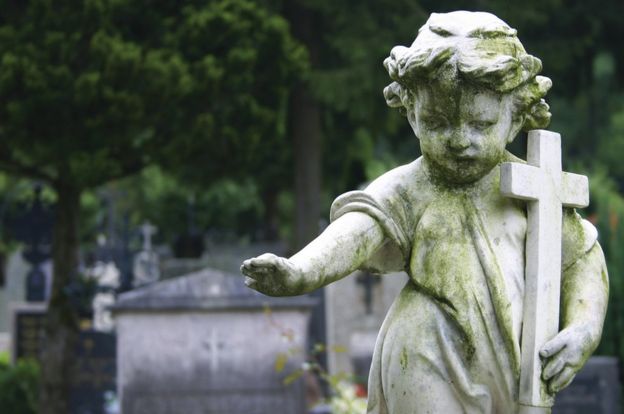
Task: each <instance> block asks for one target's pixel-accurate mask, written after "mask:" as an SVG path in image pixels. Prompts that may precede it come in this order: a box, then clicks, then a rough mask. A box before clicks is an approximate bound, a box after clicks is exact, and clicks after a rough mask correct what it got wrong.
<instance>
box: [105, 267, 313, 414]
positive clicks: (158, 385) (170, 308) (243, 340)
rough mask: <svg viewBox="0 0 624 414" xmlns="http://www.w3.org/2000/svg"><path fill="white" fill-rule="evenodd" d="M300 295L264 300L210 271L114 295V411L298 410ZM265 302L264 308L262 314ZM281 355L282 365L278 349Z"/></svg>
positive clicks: (304, 313) (255, 413)
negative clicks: (284, 360)
mask: <svg viewBox="0 0 624 414" xmlns="http://www.w3.org/2000/svg"><path fill="white" fill-rule="evenodd" d="M312 305H313V301H312V300H311V299H310V298H307V297H303V298H282V299H275V298H268V297H265V296H263V295H261V294H258V293H256V292H252V291H251V290H249V289H246V288H245V286H244V284H243V281H242V278H241V277H240V276H238V275H231V274H227V273H224V272H221V271H216V270H212V269H204V270H201V271H199V272H196V273H192V274H190V275H186V276H181V277H178V278H174V279H170V280H165V281H160V282H157V283H154V284H152V285H149V286H144V287H142V288H139V289H136V290H134V291H130V292H127V293H124V294H122V295H120V297H119V300H118V302H117V304H116V305H115V307H114V314H115V318H116V325H117V338H118V339H117V355H118V394H119V397H120V406H121V411H122V412H123V413H124V414H143V413H149V414H176V413H185V414H195V413H202V414H204V413H215V414H217V413H219V414H222V413H245V414H265V413H266V414H269V413H282V414H291V413H292V414H300V413H302V412H304V409H305V401H304V389H303V382H302V381H300V380H298V381H295V382H294V383H292V384H289V385H285V384H284V383H283V380H284V378H285V377H286V376H288V375H289V374H290V373H292V372H293V371H295V370H296V369H298V368H299V367H300V366H301V364H302V363H303V362H304V351H303V350H304V349H305V347H306V342H307V334H306V332H307V330H306V328H307V323H308V319H309V309H310V307H311V306H312ZM266 306H268V307H269V309H270V312H267V310H266ZM287 353H291V355H290V356H289V358H288V362H287V364H286V366H285V368H284V369H283V370H281V371H280V372H277V371H276V368H275V366H276V360H277V357H278V355H280V354H287Z"/></svg>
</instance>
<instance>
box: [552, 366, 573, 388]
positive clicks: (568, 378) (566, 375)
mask: <svg viewBox="0 0 624 414" xmlns="http://www.w3.org/2000/svg"><path fill="white" fill-rule="evenodd" d="M574 375H575V372H574V370H573V369H572V368H571V367H565V368H564V369H563V370H562V371H561V373H559V375H557V376H556V377H555V378H553V379H552V380H551V381H550V385H549V387H548V388H549V389H550V392H551V393H556V392H559V391H561V390H562V389H564V388H565V387H567V386H568V385H569V384H570V383H571V382H572V380H573V379H574Z"/></svg>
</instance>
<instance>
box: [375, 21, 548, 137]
mask: <svg viewBox="0 0 624 414" xmlns="http://www.w3.org/2000/svg"><path fill="white" fill-rule="evenodd" d="M384 66H385V68H386V69H387V70H388V73H389V75H390V78H391V79H392V80H393V81H394V82H392V83H391V84H390V85H388V86H387V87H386V88H385V89H384V97H385V98H386V102H387V104H388V106H390V107H392V108H399V110H400V111H401V113H402V114H404V115H405V114H406V112H407V111H409V110H411V109H413V107H414V100H415V99H416V94H415V92H416V90H417V88H418V86H419V85H426V84H429V83H431V81H434V80H436V81H441V82H444V81H448V82H457V81H458V80H459V81H465V82H468V83H471V84H476V85H480V86H483V87H485V88H487V89H489V90H491V91H494V92H497V93H500V94H508V93H512V94H513V95H514V104H515V109H516V110H515V111H514V117H515V119H517V118H518V117H523V118H524V119H523V124H522V129H523V130H524V131H529V130H531V129H540V128H545V127H546V126H547V125H548V123H549V122H550V117H551V114H550V112H549V106H548V104H547V103H546V101H545V100H544V99H543V98H544V96H545V95H546V93H547V92H548V90H549V89H550V87H551V86H552V82H551V80H550V79H549V78H547V77H544V76H538V75H537V74H538V73H539V72H540V71H541V70H542V62H541V61H540V60H539V59H538V58H536V57H535V56H531V55H529V54H528V53H526V51H525V50H524V47H523V46H522V43H520V40H519V39H518V37H517V36H516V30H515V29H512V28H511V27H509V25H507V24H506V23H505V22H503V21H502V20H500V19H499V18H498V17H496V16H494V15H493V14H490V13H483V12H467V11H458V12H452V13H444V14H438V13H433V14H432V15H431V16H430V17H429V20H427V23H425V25H424V26H423V27H421V28H420V30H419V31H418V36H416V40H414V43H412V45H411V46H410V47H404V46H396V47H394V48H393V49H392V51H391V52H390V56H389V57H388V58H386V60H385V61H384Z"/></svg>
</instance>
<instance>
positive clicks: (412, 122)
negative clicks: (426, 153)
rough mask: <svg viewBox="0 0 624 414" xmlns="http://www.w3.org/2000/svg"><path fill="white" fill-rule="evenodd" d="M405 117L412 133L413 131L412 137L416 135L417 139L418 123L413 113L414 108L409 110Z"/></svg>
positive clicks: (414, 112)
mask: <svg viewBox="0 0 624 414" xmlns="http://www.w3.org/2000/svg"><path fill="white" fill-rule="evenodd" d="M406 117H407V122H409V124H410V126H411V127H412V131H414V135H416V138H418V121H417V119H416V111H414V108H410V109H408V110H407V113H406Z"/></svg>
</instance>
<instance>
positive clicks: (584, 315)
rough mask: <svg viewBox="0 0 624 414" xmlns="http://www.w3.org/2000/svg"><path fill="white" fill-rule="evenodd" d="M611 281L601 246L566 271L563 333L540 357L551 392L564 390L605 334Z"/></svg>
mask: <svg viewBox="0 0 624 414" xmlns="http://www.w3.org/2000/svg"><path fill="white" fill-rule="evenodd" d="M608 298H609V278H608V275H607V267H606V264H605V258H604V255H603V253H602V249H601V248H600V245H599V244H598V243H597V242H596V243H595V244H594V246H593V247H592V248H591V249H590V250H589V251H588V252H587V253H586V254H585V255H584V256H583V257H581V258H580V259H579V260H578V261H576V262H575V263H574V264H572V265H571V266H570V267H569V268H567V269H565V270H564V273H563V279H562V285H561V328H562V329H561V332H559V334H558V335H557V336H555V338H553V339H552V340H551V341H549V342H548V343H546V344H545V345H544V347H543V348H542V350H541V352H540V356H541V357H542V358H543V359H544V360H545V362H546V364H545V365H544V369H543V371H542V376H543V378H544V380H546V381H547V382H548V388H549V391H550V392H552V393H555V392H558V391H560V390H561V389H563V388H565V387H566V386H567V385H568V384H569V383H570V382H572V379H573V378H574V375H575V374H576V372H578V371H579V370H580V369H581V368H582V367H583V365H585V362H587V360H588V359H589V357H590V356H591V354H592V353H593V352H594V350H595V349H596V347H597V346H598V344H599V343H600V336H601V335H602V326H603V323H604V319H605V315H606V311H607V302H608Z"/></svg>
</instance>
